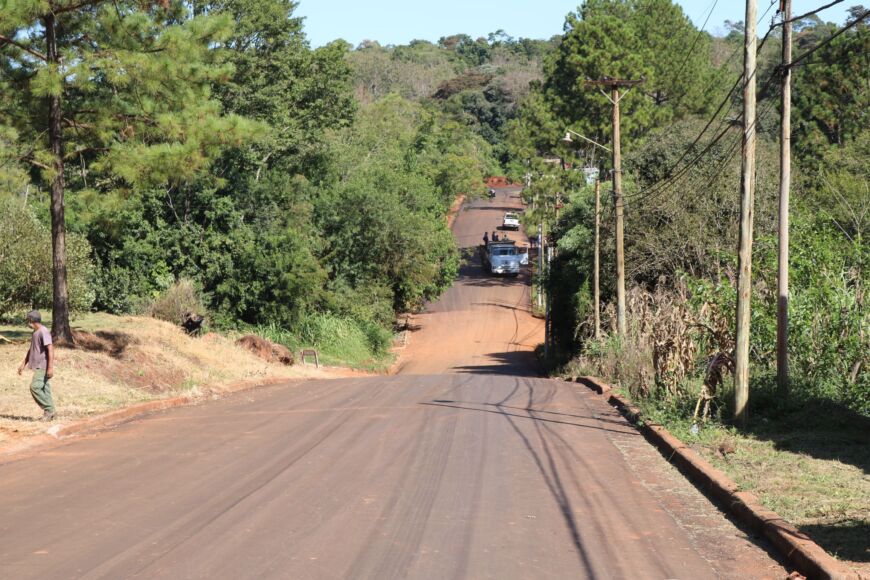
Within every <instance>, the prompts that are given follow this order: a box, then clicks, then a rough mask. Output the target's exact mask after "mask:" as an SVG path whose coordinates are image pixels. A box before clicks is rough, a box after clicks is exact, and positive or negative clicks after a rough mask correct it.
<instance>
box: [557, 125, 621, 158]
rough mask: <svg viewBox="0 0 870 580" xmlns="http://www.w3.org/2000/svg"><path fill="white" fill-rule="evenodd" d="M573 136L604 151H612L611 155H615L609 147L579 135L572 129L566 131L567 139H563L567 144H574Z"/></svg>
mask: <svg viewBox="0 0 870 580" xmlns="http://www.w3.org/2000/svg"><path fill="white" fill-rule="evenodd" d="M571 135H576V136H577V137H580V138H581V139H583V140H584V141H587V142H589V143H592V144H593V145H595V146H596V147H601V148H602V149H604V150H605V151H610V152H611V153H613V150H612V149H611V148H609V147H605V146H604V145H602V144H601V143H598V142H597V141H593V140H592V139H590V138H589V137H586V136H584V135H581V134H580V133H578V132H577V131H572V130H571V129H565V137H564V138H563V139H562V141H564V142H565V143H573V142H574V140H573V139H571Z"/></svg>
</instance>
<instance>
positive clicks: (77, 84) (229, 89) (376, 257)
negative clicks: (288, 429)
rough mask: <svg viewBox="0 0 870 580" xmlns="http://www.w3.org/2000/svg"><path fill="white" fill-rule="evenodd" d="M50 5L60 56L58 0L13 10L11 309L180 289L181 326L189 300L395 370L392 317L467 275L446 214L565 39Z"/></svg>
mask: <svg viewBox="0 0 870 580" xmlns="http://www.w3.org/2000/svg"><path fill="white" fill-rule="evenodd" d="M19 4H20V6H19ZM50 4H51V6H52V9H53V10H54V12H55V13H56V14H57V21H58V22H59V23H60V26H61V28H59V31H60V32H59V34H58V35H57V44H58V47H59V48H58V50H59V51H60V52H61V53H62V54H63V56H64V58H63V60H62V61H60V62H54V61H52V60H51V55H48V54H46V53H45V48H44V46H45V42H46V38H47V35H49V27H48V24H47V23H48V21H47V20H46V18H45V14H43V13H42V12H40V10H41V8H40V6H41V5H33V4H32V3H26V2H22V3H13V5H12V6H11V7H10V11H9V12H8V15H9V16H10V18H4V20H3V21H2V22H0V34H2V37H3V38H5V39H7V40H4V41H0V69H2V71H3V75H2V76H0V90H2V93H3V94H4V99H3V101H2V102H0V145H2V147H0V157H2V159H0V209H2V211H0V273H2V276H0V318H3V319H7V320H15V321H17V320H19V319H20V318H21V316H22V314H23V313H24V312H25V311H26V310H28V309H30V308H34V307H36V308H41V309H43V310H46V311H48V310H53V311H54V315H55V317H54V319H55V320H58V316H60V318H61V319H62V320H65V321H68V320H69V316H73V317H74V316H76V315H77V313H86V312H90V311H99V312H107V313H113V314H119V315H123V314H131V313H132V314H149V313H150V314H155V315H156V314H157V311H158V310H159V309H160V304H162V303H165V302H167V301H170V302H171V301H172V300H174V298H173V297H172V296H171V295H172V294H173V293H174V292H176V284H177V283H178V282H179V281H182V280H183V281H187V282H189V284H188V286H187V288H188V290H192V291H193V292H194V293H195V296H189V297H188V298H189V299H188V300H187V301H186V302H184V303H183V308H182V307H181V306H179V307H177V308H176V309H175V310H174V311H173V312H172V315H171V316H172V318H173V322H176V323H177V322H179V321H178V320H176V319H175V318H176V317H177V316H178V314H179V312H180V310H179V309H178V308H182V309H186V308H191V309H194V310H195V311H196V312H197V313H198V314H202V315H205V316H206V317H207V320H208V325H209V327H210V328H211V329H212V330H219V331H233V330H235V329H252V328H253V329H262V330H263V332H264V334H268V335H270V336H273V337H276V338H277V337H280V339H281V342H282V343H285V344H287V345H293V346H313V347H316V348H321V349H323V350H324V351H325V358H326V359H327V360H329V361H331V362H335V363H344V364H353V365H360V366H363V367H366V368H380V367H383V366H384V365H386V364H388V363H389V353H388V349H389V346H390V342H391V335H392V328H393V324H394V320H395V313H396V312H401V311H407V310H411V309H414V308H417V307H419V306H420V305H422V304H423V303H424V302H425V301H427V300H431V299H434V298H436V297H437V296H438V295H439V294H440V293H441V292H442V291H443V290H444V289H445V288H447V287H448V286H449V285H450V284H451V283H452V281H453V278H454V277H455V275H456V272H457V269H458V264H459V256H458V253H457V251H456V249H455V246H454V243H453V240H452V237H451V235H450V231H449V229H448V228H447V225H446V219H445V218H446V214H447V211H448V209H449V207H450V206H451V204H452V203H453V201H454V199H455V198H456V196H457V195H459V194H468V195H472V196H474V195H478V194H480V193H482V192H483V191H484V185H483V183H484V182H483V180H484V178H485V177H486V176H488V175H493V174H498V173H499V172H500V168H499V156H503V155H504V151H503V150H501V149H499V146H500V144H501V143H502V141H503V140H502V139H501V136H500V133H499V131H501V127H502V126H503V124H504V121H505V119H506V118H507V117H508V116H510V115H511V114H512V113H513V111H514V110H515V106H516V102H517V101H518V100H519V99H520V98H521V97H522V95H523V94H525V92H527V90H528V82H527V81H528V79H530V78H534V77H536V76H537V75H539V70H540V58H541V55H542V54H543V52H544V51H545V50H546V49H547V47H548V46H549V44H548V43H547V42H544V41H518V40H514V39H511V38H509V37H507V36H506V35H504V34H500V33H499V34H495V35H493V36H492V38H491V39H489V40H485V39H484V40H479V41H474V40H472V39H470V38H468V37H466V36H462V35H459V36H456V37H448V38H445V39H443V41H442V42H441V43H439V44H437V45H436V44H431V43H423V42H415V43H412V44H411V45H409V46H404V47H387V48H383V47H380V46H378V45H377V43H374V42H372V43H365V44H364V45H363V46H360V47H357V48H353V47H351V46H349V45H348V44H347V43H345V42H343V41H340V40H337V41H335V42H333V43H330V44H328V45H326V46H324V47H320V48H316V49H312V48H311V47H310V46H309V44H308V41H307V39H306V37H305V33H304V30H303V26H302V20H301V19H299V18H296V17H295V16H294V11H295V7H296V4H295V3H294V2H292V1H290V0H266V1H259V0H258V1H252V0H226V1H224V0H222V1H219V2H214V1H197V2H185V3H183V2H175V1H172V2H153V3H150V2H145V3H142V2H120V3H119V2H89V3H85V4H83V5H81V6H79V5H70V7H69V8H68V7H67V4H68V3H63V2H60V3H50ZM54 4H57V6H55V5H54ZM13 8H14V9H13ZM4 10H6V9H4ZM55 32H56V31H55ZM82 39H90V40H89V41H88V42H83V41H82ZM436 69H437V70H438V71H439V73H438V74H434V75H432V74H430V73H431V71H432V70H436ZM166 78H171V79H172V82H171V83H170V82H165V79H166ZM424 78H425V79H427V82H431V83H433V84H432V85H431V86H429V85H426V86H423V85H421V84H420V82H421V79H424ZM469 79H471V80H469ZM49 101H51V102H57V103H58V106H59V107H60V108H61V113H60V120H59V121H60V124H61V127H60V134H58V132H57V131H54V130H51V131H49V128H48V127H47V125H46V118H45V115H44V110H45V107H46V104H47V103H48V102H49ZM55 145H57V146H59V147H60V148H61V149H60V151H59V152H58V150H57V149H56V148H55V147H54V146H55ZM61 197H62V198H63V200H64V203H65V206H66V207H65V216H59V215H58V214H57V212H54V213H52V211H50V207H53V206H52V204H51V200H52V199H54V200H55V201H57V200H59V199H61ZM52 223H55V224H56V225H57V224H59V225H61V226H64V228H62V229H65V232H64V233H63V237H64V238H65V252H63V253H64V255H65V259H66V262H67V266H66V275H65V276H64V280H63V281H62V285H63V286H65V287H66V288H67V289H68V298H66V299H59V298H58V297H57V296H54V295H53V292H52V287H53V283H57V282H58V279H57V276H58V275H59V272H60V270H58V269H57V268H54V269H53V268H52V256H53V252H52V243H53V242H54V243H55V244H57V242H58V239H59V234H58V233H55V235H54V236H52V233H51V232H52V230H51V224H52ZM54 255H55V256H58V255H59V253H58V251H57V248H55V251H54ZM53 272H54V276H53ZM162 318H164V319H166V318H167V316H162ZM67 326H68V324H67ZM63 328H64V324H60V325H58V324H57V323H55V329H54V330H55V334H56V336H62V337H65V338H67V339H69V340H68V341H69V342H72V338H73V337H72V336H69V333H65V332H64V331H63ZM58 329H60V334H58V332H59V330H58Z"/></svg>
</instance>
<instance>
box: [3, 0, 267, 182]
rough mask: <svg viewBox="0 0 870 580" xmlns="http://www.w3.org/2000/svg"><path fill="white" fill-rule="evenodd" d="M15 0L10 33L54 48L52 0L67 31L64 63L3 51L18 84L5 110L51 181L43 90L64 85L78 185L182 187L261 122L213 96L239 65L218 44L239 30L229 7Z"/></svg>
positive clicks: (62, 41)
mask: <svg viewBox="0 0 870 580" xmlns="http://www.w3.org/2000/svg"><path fill="white" fill-rule="evenodd" d="M13 4H14V5H15V6H13V7H12V8H13V12H14V13H15V14H16V15H17V16H18V20H12V21H8V20H7V21H5V22H4V33H7V34H8V35H9V36H11V37H14V38H16V39H18V40H19V41H20V43H21V45H22V46H23V47H26V48H32V49H34V50H37V51H41V50H42V45H43V43H44V40H43V38H42V37H43V36H44V33H45V31H44V29H43V27H42V25H41V21H40V19H41V17H42V16H43V12H44V11H45V10H47V9H48V8H50V9H51V10H53V11H55V12H56V13H57V19H58V24H59V30H60V35H59V37H58V46H59V50H60V51H61V52H62V61H61V64H60V65H59V66H56V65H54V64H52V63H48V62H45V61H43V60H40V59H38V58H34V57H33V56H32V55H31V54H30V53H28V52H25V51H24V50H23V49H20V48H18V47H16V46H11V45H7V46H4V47H3V51H2V52H0V69H3V70H4V71H5V74H6V76H7V78H8V81H7V82H8V85H9V88H11V89H13V92H12V93H11V95H12V98H10V99H6V100H4V101H3V102H2V104H0V120H5V121H6V122H7V123H8V124H10V125H11V126H13V127H15V128H16V130H17V131H18V134H19V137H20V139H21V141H22V143H26V145H27V147H28V148H29V152H28V154H27V155H26V157H25V158H26V159H27V160H28V161H30V162H32V163H33V164H34V165H35V166H37V167H41V168H42V172H41V181H42V182H48V181H50V180H51V179H52V177H53V174H52V171H51V170H50V169H48V168H47V167H46V165H47V164H46V160H47V155H48V153H49V143H48V140H47V133H46V131H45V120H44V109H45V104H44V98H43V97H45V96H46V95H50V94H51V95H58V96H62V107H63V117H64V120H65V124H66V125H67V126H68V127H67V130H66V131H65V132H64V149H65V160H66V162H67V163H74V164H75V165H76V166H78V170H77V171H75V172H71V173H70V175H69V176H68V177H67V179H68V183H69V185H70V186H71V187H72V188H73V189H78V188H83V189H87V188H89V187H93V186H94V185H95V184H96V186H97V188H98V189H99V190H100V191H103V192H106V191H112V190H119V189H120V190H126V189H130V188H132V189H142V188H149V187H163V186H171V187H177V186H178V185H180V184H182V183H185V182H187V181H190V180H192V179H194V178H195V177H196V176H197V175H198V174H200V173H201V172H202V171H204V170H205V169H207V168H208V166H209V164H210V162H211V160H213V159H214V157H215V156H216V155H217V154H218V153H219V152H220V150H221V149H222V148H223V147H225V146H228V145H232V144H239V143H241V142H242V141H243V140H245V139H248V138H250V137H251V136H252V135H253V134H254V133H255V131H256V126H255V125H254V124H252V123H250V122H249V121H246V120H245V119H243V118H241V117H237V116H233V115H223V114H221V110H220V106H219V104H218V103H217V102H216V101H214V100H213V99H212V96H211V89H212V86H213V84H215V83H220V82H221V81H222V80H223V79H225V78H226V76H227V75H228V74H229V73H230V71H231V68H230V67H229V66H227V65H226V64H225V63H222V62H220V60H219V59H218V58H217V54H218V53H217V52H216V51H215V50H213V47H214V44H215V43H217V42H221V41H222V40H223V39H225V38H226V37H227V36H228V35H229V33H230V31H231V30H232V28H231V23H230V20H229V18H227V17H226V16H225V15H222V14H210V15H191V14H190V13H188V12H187V7H186V6H185V5H184V4H182V3H181V2H172V3H170V4H169V7H168V8H167V9H163V8H160V7H154V8H152V9H148V10H144V9H142V8H141V7H140V6H139V3H135V2H118V3H116V2H111V3H110V2H93V3H84V4H82V5H81V6H79V7H77V8H73V7H67V6H65V5H58V6H54V4H53V3H48V2H46V3H30V2H13ZM61 4H63V3H61ZM16 8H17V10H16ZM81 39H88V42H83V41H81Z"/></svg>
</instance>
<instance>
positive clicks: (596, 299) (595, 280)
mask: <svg viewBox="0 0 870 580" xmlns="http://www.w3.org/2000/svg"><path fill="white" fill-rule="evenodd" d="M600 251H601V180H600V179H598V178H596V179H595V266H594V268H593V270H592V285H593V290H592V296H593V300H592V301H593V303H594V306H595V340H598V339H599V338H601V288H600V286H599V277H598V276H599V274H598V271H599V269H600V267H601V258H600Z"/></svg>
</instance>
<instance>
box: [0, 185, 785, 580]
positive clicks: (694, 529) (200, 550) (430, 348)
mask: <svg viewBox="0 0 870 580" xmlns="http://www.w3.org/2000/svg"><path fill="white" fill-rule="evenodd" d="M512 203H516V199H515V197H514V196H513V194H512V193H511V192H510V191H507V192H505V191H503V192H501V193H500V197H499V198H498V199H496V200H494V201H488V200H487V201H484V202H478V203H477V204H475V205H474V206H473V208H472V209H469V210H468V211H463V212H462V213H461V214H460V215H459V216H458V219H457V221H456V224H455V228H454V230H455V232H456V235H457V238H458V239H459V241H460V244H461V245H464V246H472V245H476V244H477V240H478V239H479V237H480V235H482V233H483V229H484V228H483V227H481V226H484V224H486V226H485V227H486V228H488V229H492V227H493V226H494V225H495V223H496V222H497V221H498V219H499V217H500V215H501V213H503V210H501V209H498V208H501V207H510V205H511V204H512ZM490 224H492V225H490ZM478 228H479V231H478ZM527 302H528V286H527V280H526V279H525V278H520V279H518V280H510V279H508V280H502V279H495V278H489V277H485V276H483V275H482V273H481V272H480V269H479V266H478V265H475V263H474V261H473V260H472V261H471V262H470V263H469V264H468V265H467V266H465V267H464V268H463V271H462V277H461V279H460V280H459V282H458V283H457V285H456V286H455V287H454V288H453V289H452V290H450V291H449V292H448V293H447V294H446V295H445V297H444V298H443V299H442V300H441V301H439V302H438V303H437V304H434V305H432V307H431V308H430V313H429V314H427V315H426V316H424V317H423V318H422V319H421V321H422V323H423V328H422V329H421V330H420V331H419V332H417V333H415V336H414V337H413V338H412V343H411V346H410V347H409V348H408V349H407V352H406V353H405V356H404V358H403V361H404V366H403V368H402V371H403V372H402V373H401V374H399V375H396V376H390V377H377V378H353V379H342V380H335V381H320V382H316V381H311V382H306V383H296V384H290V385H284V386H277V387H271V388H263V389H258V390H255V391H249V392H247V393H244V394H239V395H236V396H232V397H229V398H226V399H223V400H220V401H214V402H210V403H208V404H204V405H199V406H195V407H187V408H180V409H175V410H172V411H168V412H165V413H161V414H156V415H152V416H150V417H148V418H145V419H143V420H140V421H135V422H131V423H128V424H126V425H123V426H121V427H119V428H116V429H114V430H112V431H108V432H104V433H100V434H96V435H93V436H89V437H85V438H78V439H75V440H72V441H69V442H65V443H63V444H60V445H58V446H56V447H54V448H51V449H48V450H43V451H41V452H38V453H36V454H33V455H31V456H27V457H21V458H18V459H16V460H13V461H8V462H6V463H3V464H0V514H2V515H0V578H8V579H20V578H41V579H44V578H113V579H114V578H232V579H235V578H291V579H297V578H299V579H307V578H371V579H393V578H432V579H442V578H493V579H508V578H529V579H539V578H572V579H574V578H632V579H637V578H643V579H646V578H650V579H667V578H682V579H700V578H783V577H784V576H785V575H786V572H785V571H784V570H783V568H782V567H781V566H780V565H779V564H778V563H777V562H776V561H775V560H774V559H773V558H772V557H771V556H770V555H769V553H768V552H767V551H766V550H765V547H764V546H763V545H758V544H757V543H755V542H753V541H752V540H751V539H750V538H747V537H746V536H745V534H744V533H743V532H741V531H740V530H739V529H737V528H736V527H734V525H733V524H732V523H730V522H729V520H728V519H726V518H725V517H724V516H722V515H721V513H720V512H719V511H718V510H717V509H716V508H715V507H713V506H712V505H711V504H710V502H709V501H707V500H706V499H705V498H704V497H703V496H702V495H700V494H699V493H698V492H697V491H695V489H694V488H693V487H692V486H691V485H689V484H688V483H686V481H685V480H684V479H683V478H682V477H681V476H680V475H679V474H678V473H676V472H675V471H674V470H673V469H672V468H671V467H670V466H669V465H668V464H667V462H666V461H664V459H663V458H662V457H661V456H660V455H659V454H658V453H657V452H655V451H654V450H653V449H652V448H651V447H650V446H649V445H648V444H647V443H646V442H645V441H644V440H643V438H642V437H641V436H639V435H638V434H637V432H636V431H635V430H634V429H632V428H631V427H630V426H629V425H628V424H627V423H626V422H625V421H624V420H623V419H622V418H621V417H620V416H619V415H618V414H617V413H615V412H614V411H613V410H612V409H610V408H609V407H608V406H607V405H605V404H604V403H602V402H601V401H599V400H598V399H596V398H595V397H593V396H592V395H590V394H589V393H588V392H587V391H585V390H584V389H583V388H582V387H580V386H579V385H575V384H568V383H564V382H560V381H551V380H546V379H542V378H539V377H538V376H537V375H536V371H535V366H534V359H533V357H532V356H531V354H530V352H531V350H532V349H533V347H534V345H535V344H536V341H539V340H540V335H541V325H540V321H537V320H536V319H534V318H532V317H531V316H530V315H529V313H528V309H527Z"/></svg>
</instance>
